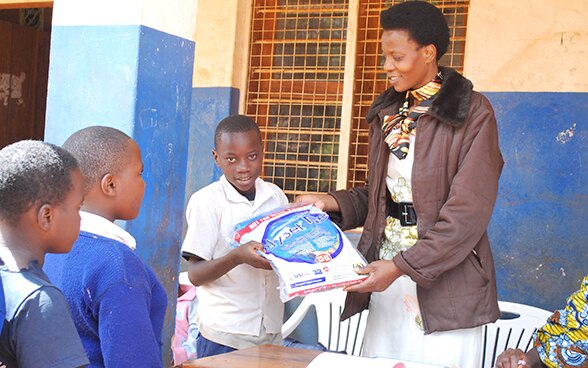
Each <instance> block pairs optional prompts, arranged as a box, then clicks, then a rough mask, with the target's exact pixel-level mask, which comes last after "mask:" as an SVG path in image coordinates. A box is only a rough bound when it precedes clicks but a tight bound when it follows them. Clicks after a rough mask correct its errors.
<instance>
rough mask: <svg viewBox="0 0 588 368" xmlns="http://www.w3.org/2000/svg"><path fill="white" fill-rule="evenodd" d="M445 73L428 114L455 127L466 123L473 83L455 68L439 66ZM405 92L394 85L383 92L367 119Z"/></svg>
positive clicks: (400, 98) (394, 101) (402, 97)
mask: <svg viewBox="0 0 588 368" xmlns="http://www.w3.org/2000/svg"><path fill="white" fill-rule="evenodd" d="M439 69H440V70H441V72H442V73H443V78H444V81H443V84H442V85H441V89H440V90H439V92H438V93H437V95H436V96H435V97H434V100H433V103H432V104H431V107H430V108H429V111H428V112H427V114H429V115H432V116H434V117H435V118H437V119H439V120H441V121H442V122H444V123H446V124H449V125H451V126H454V127H461V126H463V125H464V124H465V122H466V120H467V117H468V113H469V111H470V105H471V102H472V93H473V88H474V86H473V84H472V82H470V81H469V80H468V79H466V78H465V77H464V76H462V75H461V74H459V73H458V72H456V71H455V70H453V69H450V68H445V67H439ZM404 96H405V93H404V92H400V93H399V92H396V91H395V90H394V88H393V87H390V88H388V89H387V90H385V91H384V92H382V93H381V94H380V95H379V96H378V97H376V99H375V100H374V102H373V103H372V106H371V107H370V109H369V110H368V112H367V115H366V120H367V122H368V123H371V122H372V121H373V120H374V118H375V117H376V116H378V114H379V113H380V112H381V111H382V110H383V109H385V108H387V107H389V106H391V105H393V104H395V103H397V102H399V101H402V100H403V99H404Z"/></svg>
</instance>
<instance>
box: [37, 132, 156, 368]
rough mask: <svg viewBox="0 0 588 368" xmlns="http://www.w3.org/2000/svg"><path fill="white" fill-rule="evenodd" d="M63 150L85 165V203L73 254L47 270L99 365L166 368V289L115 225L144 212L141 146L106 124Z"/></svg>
mask: <svg viewBox="0 0 588 368" xmlns="http://www.w3.org/2000/svg"><path fill="white" fill-rule="evenodd" d="M63 147H64V148H65V149H67V150H68V151H70V152H71V153H72V154H73V155H74V156H75V157H76V159H77V160H78V162H79V164H80V168H81V169H82V173H83V174H84V177H85V187H86V199H85V201H84V205H83V206H82V210H81V212H80V215H81V219H82V220H81V231H80V235H79V237H78V240H77V241H76V242H75V244H74V247H73V249H72V251H71V252H70V253H69V254H67V255H62V256H53V257H47V259H46V261H45V271H46V272H47V274H48V275H49V277H50V279H51V280H52V281H53V282H54V283H55V284H56V285H58V286H59V287H60V288H61V289H62V290H63V292H64V294H65V296H66V298H67V301H68V303H69V305H70V307H71V311H72V315H73V317H74V322H75V324H76V327H77V330H78V333H79V334H80V337H81V338H82V343H83V344H84V348H85V349H86V353H87V354H88V357H89V359H90V364H91V366H92V367H161V366H162V364H163V363H162V354H161V348H162V341H161V334H162V327H163V319H164V316H165V310H166V306H167V296H166V294H165V289H164V288H163V286H162V285H161V284H160V282H159V281H158V280H157V278H156V276H155V274H154V273H153V271H152V270H151V269H150V268H149V267H148V266H147V265H145V264H144V263H143V261H142V260H141V259H140V258H139V257H138V256H137V255H136V254H135V252H134V251H135V247H136V244H135V239H134V238H133V237H132V236H131V235H130V234H129V233H127V232H126V231H125V230H123V229H122V228H120V227H118V226H117V225H115V224H114V223H113V222H114V220H116V219H120V220H132V219H134V218H136V217H137V216H138V214H139V209H140V207H141V202H142V199H143V194H144V191H145V182H144V181H143V178H142V176H141V175H142V172H143V162H142V160H141V152H140V150H139V147H138V145H137V143H136V142H135V141H134V140H132V139H131V138H130V137H129V136H127V135H126V134H124V133H123V132H121V131H119V130H117V129H114V128H109V127H102V126H93V127H89V128H85V129H82V130H80V131H78V132H76V133H74V134H73V135H72V136H71V137H69V138H68V139H67V140H66V141H65V143H64V144H63Z"/></svg>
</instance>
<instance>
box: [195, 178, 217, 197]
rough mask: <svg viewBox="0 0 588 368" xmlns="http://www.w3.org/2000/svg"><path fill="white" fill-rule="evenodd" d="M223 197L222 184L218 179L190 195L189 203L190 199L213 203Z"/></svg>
mask: <svg viewBox="0 0 588 368" xmlns="http://www.w3.org/2000/svg"><path fill="white" fill-rule="evenodd" d="M224 197H225V191H224V188H223V183H222V181H221V180H220V179H219V180H217V181H214V182H212V183H210V184H208V185H207V186H205V187H204V188H201V189H198V190H197V191H195V192H194V193H192V195H191V196H190V201H192V199H197V200H207V201H214V200H216V199H219V198H224Z"/></svg>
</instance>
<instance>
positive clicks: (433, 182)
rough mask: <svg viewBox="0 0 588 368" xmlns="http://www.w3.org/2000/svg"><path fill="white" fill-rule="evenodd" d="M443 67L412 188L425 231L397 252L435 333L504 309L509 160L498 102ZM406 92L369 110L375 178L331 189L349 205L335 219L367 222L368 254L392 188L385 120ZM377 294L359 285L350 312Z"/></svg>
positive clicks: (373, 252)
mask: <svg viewBox="0 0 588 368" xmlns="http://www.w3.org/2000/svg"><path fill="white" fill-rule="evenodd" d="M442 71H443V76H444V82H443V84H442V87H441V90H440V91H439V93H438V94H437V95H436V97H435V100H434V102H433V104H432V105H431V107H430V109H429V111H428V112H427V113H425V114H424V115H422V116H421V117H420V119H419V120H418V124H417V134H416V145H415V153H414V164H413V168H412V196H413V203H414V207H415V210H416V213H417V217H418V221H417V228H418V235H419V240H418V241H417V242H416V244H415V245H414V246H412V247H411V248H410V249H409V250H406V251H404V252H402V253H400V254H398V255H396V256H395V257H394V258H393V261H394V263H395V264H396V265H397V266H398V267H399V268H400V269H401V270H402V271H403V272H404V273H405V274H407V275H408V276H410V278H411V279H412V280H413V281H415V282H416V284H417V295H418V300H419V306H420V311H421V317H422V320H423V325H424V328H425V333H427V334H428V333H431V332H434V331H446V330H454V329H461V328H469V327H474V326H479V325H482V324H485V323H488V322H493V321H495V320H496V319H497V318H498V316H499V314H500V312H499V310H498V303H497V293H496V275H495V270H494V262H493V259H492V252H491V250H490V244H489V241H488V234H487V232H486V229H487V227H488V223H489V221H490V217H491V215H492V210H493V208H494V203H495V200H496V195H497V191H498V179H499V177H500V172H501V171H502V166H503V160H502V155H501V153H500V149H499V147H498V132H497V127H496V120H495V118H494V111H493V109H492V107H491V106H490V103H489V102H488V100H487V99H486V98H485V97H484V96H483V95H481V94H480V93H478V92H474V91H473V86H472V83H471V82H470V81H469V80H467V79H466V78H464V77H463V76H461V75H460V74H459V73H457V72H455V71H454V70H452V69H446V68H442ZM404 95H405V94H404V93H397V92H396V91H394V89H393V88H390V89H388V90H386V91H385V92H384V93H382V94H381V95H380V96H378V98H376V100H375V101H374V103H373V104H372V106H371V108H370V110H369V111H368V114H367V117H366V120H367V121H368V123H369V126H370V130H369V132H370V133H369V155H368V174H367V175H368V178H367V183H366V185H365V186H364V187H357V188H352V189H350V190H348V191H336V192H332V193H330V194H331V195H332V196H333V197H335V199H336V200H337V202H338V204H339V206H340V207H341V213H332V214H331V216H332V219H333V220H334V221H335V222H336V223H338V224H339V225H340V226H341V228H342V229H343V230H346V229H353V228H356V227H359V226H363V234H362V236H361V239H360V240H359V243H358V249H359V250H360V252H361V253H362V254H363V255H364V256H365V257H366V259H367V261H368V262H372V261H375V260H377V259H378V254H379V247H380V243H381V238H382V234H383V230H384V226H385V221H386V216H387V214H388V206H389V197H390V196H389V194H388V191H387V188H386V182H385V178H386V170H387V165H388V157H389V155H390V150H389V148H388V146H387V145H386V144H385V143H384V140H383V138H382V130H381V121H382V118H383V116H384V115H392V114H395V113H397V112H398V108H399V104H400V103H402V102H403V100H404ZM369 296H370V294H369V293H349V294H348V297H347V303H346V308H345V310H344V312H343V316H342V318H343V319H345V318H347V317H350V316H352V315H353V314H355V313H357V312H360V311H361V310H363V309H366V308H367V307H368V305H369Z"/></svg>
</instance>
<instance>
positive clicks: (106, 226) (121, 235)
mask: <svg viewBox="0 0 588 368" xmlns="http://www.w3.org/2000/svg"><path fill="white" fill-rule="evenodd" d="M80 217H81V218H82V222H81V224H80V230H81V231H87V232H89V233H93V234H96V235H100V236H104V237H106V238H110V239H114V240H116V241H119V242H121V243H123V244H125V245H126V246H127V247H129V248H131V249H132V250H135V249H136V248H137V241H136V240H135V238H133V236H132V235H131V234H129V233H128V232H126V231H125V230H124V229H122V228H121V227H119V226H117V225H116V224H114V223H113V222H110V221H108V220H107V219H105V218H104V217H102V216H98V215H95V214H93V213H90V212H86V211H80Z"/></svg>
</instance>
